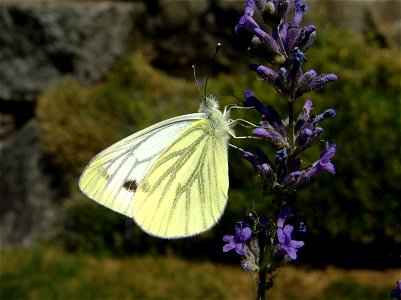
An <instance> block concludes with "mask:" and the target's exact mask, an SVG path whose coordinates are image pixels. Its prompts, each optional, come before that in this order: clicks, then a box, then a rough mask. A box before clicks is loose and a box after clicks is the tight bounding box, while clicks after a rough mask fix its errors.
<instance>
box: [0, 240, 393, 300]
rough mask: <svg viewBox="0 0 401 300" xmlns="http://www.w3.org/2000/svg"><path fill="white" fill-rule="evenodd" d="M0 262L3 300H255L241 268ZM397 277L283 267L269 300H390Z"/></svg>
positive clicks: (107, 260) (12, 258)
mask: <svg viewBox="0 0 401 300" xmlns="http://www.w3.org/2000/svg"><path fill="white" fill-rule="evenodd" d="M0 257H1V273H0V282H1V284H0V298H1V299H7V300H11V299H16V300H17V299H188V298H191V299H252V298H253V297H254V296H255V291H254V284H252V282H253V281H254V280H255V279H254V278H252V276H253V274H250V273H246V272H243V271H242V269H241V268H240V267H239V266H230V265H222V264H213V263H210V262H199V261H187V260H183V259H180V258H177V257H174V256H171V255H167V256H151V255H144V256H131V257H127V258H115V257H100V256H94V255H92V254H88V253H74V254H71V253H69V252H66V251H65V250H63V249H60V248H59V247H55V246H54V245H53V246H49V245H47V246H44V245H40V246H36V247H33V248H29V249H18V250H15V249H14V250H11V251H5V250H2V251H1V252H0ZM399 271H400V270H399V269H398V270H397V269H392V270H386V271H381V272H379V271H367V270H359V271H358V270H354V271H350V272H348V271H345V270H341V269H338V268H335V269H334V268H327V269H324V270H314V269H306V268H302V267H294V266H287V267H286V268H284V269H283V270H282V271H281V272H280V274H278V277H277V280H276V282H275V284H274V286H273V288H272V289H271V290H270V291H269V294H268V295H269V297H270V298H271V299H299V298H301V299H310V300H314V299H316V300H318V299H319V300H320V299H345V300H348V299H349V300H351V299H358V300H359V299H389V294H390V292H391V290H392V289H393V288H394V283H395V280H396V278H397V275H398V274H399ZM392 278H394V280H393V279H392ZM300 291H302V295H301V296H300Z"/></svg>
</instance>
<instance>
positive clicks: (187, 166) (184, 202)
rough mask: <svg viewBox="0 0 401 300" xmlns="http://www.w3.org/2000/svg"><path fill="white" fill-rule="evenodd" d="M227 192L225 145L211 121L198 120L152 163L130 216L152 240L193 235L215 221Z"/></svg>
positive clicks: (223, 204) (224, 202) (220, 211)
mask: <svg viewBox="0 0 401 300" xmlns="http://www.w3.org/2000/svg"><path fill="white" fill-rule="evenodd" d="M227 191H228V161H227V141H226V140H225V139H222V138H221V137H219V136H216V135H215V131H214V128H213V124H212V123H211V121H210V120H208V119H204V120H199V121H197V122H195V123H193V124H191V125H190V126H188V127H187V128H185V130H183V131H182V132H181V133H180V134H179V135H178V136H177V138H176V139H175V140H174V141H173V142H172V143H171V144H170V145H169V146H168V147H167V148H166V149H165V150H164V151H163V152H162V153H161V154H160V156H159V157H158V158H157V160H155V161H154V162H153V164H152V166H151V167H150V169H149V170H148V171H147V174H146V176H145V177H144V178H143V181H142V183H141V185H140V186H139V188H138V190H137V193H136V195H135V201H134V206H133V217H134V220H135V221H136V222H137V223H138V224H139V226H140V227H141V228H142V229H143V230H145V231H146V232H148V233H150V234H152V235H155V236H160V237H165V238H166V237H167V238H177V237H185V236H191V235H194V234H197V233H200V232H203V231H205V230H207V229H209V228H210V227H212V226H213V225H214V224H215V223H216V222H217V221H218V219H219V218H220V217H221V215H222V213H223V211H224V208H225V206H226V203H227Z"/></svg>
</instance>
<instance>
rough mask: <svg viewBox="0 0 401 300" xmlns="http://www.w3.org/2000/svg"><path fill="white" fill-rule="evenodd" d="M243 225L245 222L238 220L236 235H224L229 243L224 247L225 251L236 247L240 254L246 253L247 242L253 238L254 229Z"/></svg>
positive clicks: (224, 239)
mask: <svg viewBox="0 0 401 300" xmlns="http://www.w3.org/2000/svg"><path fill="white" fill-rule="evenodd" d="M243 225H244V224H243V222H237V224H236V225H235V235H225V236H224V237H223V241H225V242H226V243H228V244H227V245H224V247H223V251H224V252H227V251H230V250H232V249H235V252H237V253H238V254H239V255H245V252H246V245H245V243H246V242H247V241H249V240H250V239H251V237H252V230H251V228H249V227H247V226H245V227H243Z"/></svg>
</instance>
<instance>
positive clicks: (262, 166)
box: [242, 148, 277, 186]
mask: <svg viewBox="0 0 401 300" xmlns="http://www.w3.org/2000/svg"><path fill="white" fill-rule="evenodd" d="M255 150H256V154H257V155H258V157H256V156H255V155H253V154H252V153H251V152H248V151H245V152H244V153H243V154H242V157H243V158H245V159H246V160H247V161H249V162H250V163H251V164H252V165H253V166H254V167H255V168H256V170H258V173H259V175H260V176H261V177H262V178H263V181H264V182H265V183H267V184H268V185H269V186H271V185H274V184H275V183H276V181H277V178H276V174H275V173H274V171H273V169H272V168H271V162H270V161H269V159H268V158H267V156H266V154H264V153H263V151H262V150H261V149H259V148H256V149H255Z"/></svg>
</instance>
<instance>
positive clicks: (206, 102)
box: [199, 95, 219, 113]
mask: <svg viewBox="0 0 401 300" xmlns="http://www.w3.org/2000/svg"><path fill="white" fill-rule="evenodd" d="M212 109H219V102H218V101H217V99H216V98H215V97H214V96H212V95H209V96H205V97H204V98H203V99H202V101H201V104H200V107H199V112H202V113H209V112H210V111H211V110H212Z"/></svg>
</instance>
